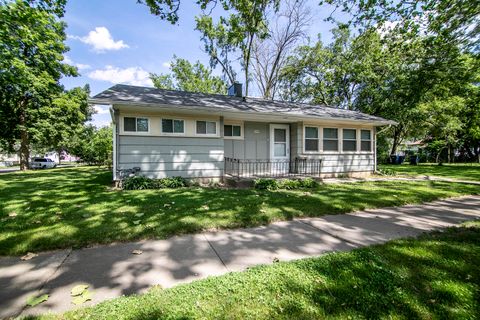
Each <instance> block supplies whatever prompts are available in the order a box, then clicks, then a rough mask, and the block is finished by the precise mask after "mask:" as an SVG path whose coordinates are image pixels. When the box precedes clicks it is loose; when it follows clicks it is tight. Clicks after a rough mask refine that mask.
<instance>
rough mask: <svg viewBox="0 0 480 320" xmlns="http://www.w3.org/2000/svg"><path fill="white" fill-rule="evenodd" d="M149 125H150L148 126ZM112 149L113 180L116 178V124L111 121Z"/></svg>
mask: <svg viewBox="0 0 480 320" xmlns="http://www.w3.org/2000/svg"><path fill="white" fill-rule="evenodd" d="M149 127H150V126H149ZM112 131H113V150H112V168H113V180H114V181H115V180H117V124H116V123H115V121H113V125H112Z"/></svg>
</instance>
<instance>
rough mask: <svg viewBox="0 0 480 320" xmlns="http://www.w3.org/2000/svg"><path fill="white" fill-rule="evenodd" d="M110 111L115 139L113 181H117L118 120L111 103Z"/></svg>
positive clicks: (113, 137) (113, 144)
mask: <svg viewBox="0 0 480 320" xmlns="http://www.w3.org/2000/svg"><path fill="white" fill-rule="evenodd" d="M109 111H110V117H111V118H112V139H113V143H112V146H113V150H112V168H113V169H112V170H113V172H112V176H113V181H117V141H118V139H117V135H118V133H117V121H116V117H115V110H114V109H113V105H110V108H109Z"/></svg>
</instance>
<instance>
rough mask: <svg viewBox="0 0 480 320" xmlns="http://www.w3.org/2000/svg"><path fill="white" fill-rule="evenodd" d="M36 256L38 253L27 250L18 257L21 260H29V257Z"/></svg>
mask: <svg viewBox="0 0 480 320" xmlns="http://www.w3.org/2000/svg"><path fill="white" fill-rule="evenodd" d="M36 256H38V254H36V253H33V252H28V253H27V254H26V255H24V256H23V257H21V258H20V259H21V260H23V261H27V260H31V259H33V258H35V257H36Z"/></svg>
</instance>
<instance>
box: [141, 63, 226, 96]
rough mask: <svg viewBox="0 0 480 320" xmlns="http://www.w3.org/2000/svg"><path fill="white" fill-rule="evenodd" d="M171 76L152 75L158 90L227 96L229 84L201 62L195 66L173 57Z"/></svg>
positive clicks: (151, 77)
mask: <svg viewBox="0 0 480 320" xmlns="http://www.w3.org/2000/svg"><path fill="white" fill-rule="evenodd" d="M170 70H171V74H159V75H157V74H154V73H152V74H150V79H151V80H152V82H153V85H154V86H155V87H156V88H160V89H169V90H181V91H190V92H202V93H218V94H225V93H226V91H227V84H226V83H225V82H224V81H223V80H222V78H220V77H219V76H214V75H212V69H211V68H207V67H205V66H204V65H203V64H202V63H200V61H197V62H195V63H194V64H192V63H190V62H189V61H188V60H185V59H181V58H178V57H176V56H174V57H173V61H172V63H171V65H170Z"/></svg>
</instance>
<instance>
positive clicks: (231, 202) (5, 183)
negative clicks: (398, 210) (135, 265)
mask: <svg viewBox="0 0 480 320" xmlns="http://www.w3.org/2000/svg"><path fill="white" fill-rule="evenodd" d="M111 177H112V176H111V173H110V172H108V171H105V170H102V169H96V168H89V167H83V168H81V167H80V168H62V169H53V170H45V171H35V172H26V173H21V172H20V173H8V174H2V175H0V204H1V206H0V255H21V254H25V253H26V252H36V251H43V250H50V249H59V248H69V247H73V248H81V247H85V246H89V245H93V244H101V243H102V244H106V243H111V242H115V241H132V240H138V239H149V238H156V239H164V238H168V237H170V236H173V235H178V234H186V233H195V232H200V231H202V230H212V229H221V228H239V227H251V226H258V225H264V224H268V223H270V222H273V221H278V220H288V219H292V218H295V217H318V216H322V215H327V214H340V213H347V212H352V211H356V210H364V209H367V208H379V207H387V206H401V205H405V204H414V203H421V202H428V201H433V200H436V199H439V198H448V197H455V196H461V195H468V194H480V187H479V186H478V185H469V184H460V183H449V182H440V181H381V182H361V183H351V184H350V183H343V184H322V185H320V186H318V187H317V188H315V189H303V190H291V191H289V190H277V191H266V190H265V191H263V190H254V189H248V190H235V189H220V188H199V187H197V188H195V187H190V188H180V189H162V190H138V191H118V190H117V191H115V190H111V189H110V182H111Z"/></svg>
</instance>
